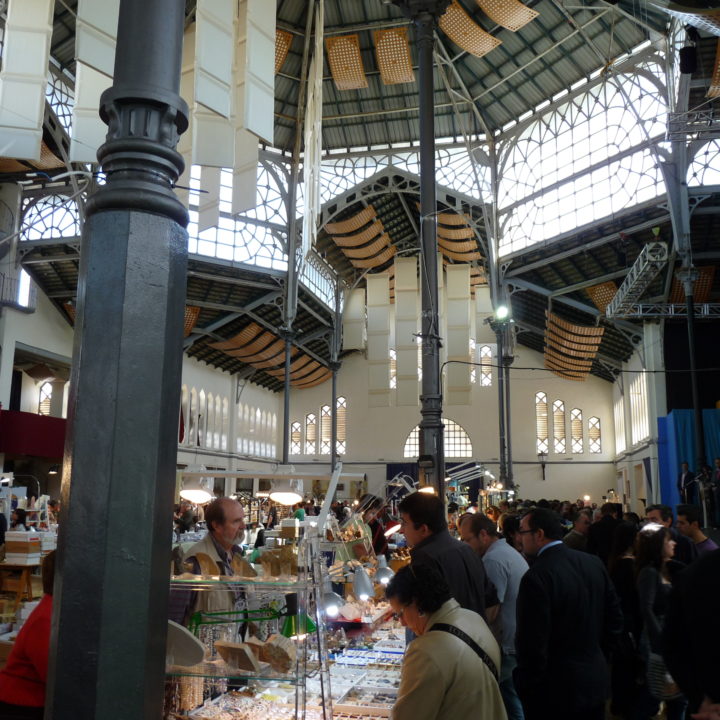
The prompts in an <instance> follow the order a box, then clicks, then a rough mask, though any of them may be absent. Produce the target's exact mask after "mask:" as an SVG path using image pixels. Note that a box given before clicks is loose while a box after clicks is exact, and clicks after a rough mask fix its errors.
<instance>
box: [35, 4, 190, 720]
mask: <svg viewBox="0 0 720 720" xmlns="http://www.w3.org/2000/svg"><path fill="white" fill-rule="evenodd" d="M184 21H185V3H183V2H178V0H153V2H147V0H121V3H120V14H119V23H118V34H117V50H116V57H115V77H114V81H113V86H112V87H111V88H110V89H109V90H107V91H105V92H104V93H103V95H102V98H101V108H100V114H101V117H102V119H103V120H104V121H105V122H106V123H107V124H108V133H107V139H106V142H105V144H104V145H103V146H102V147H101V148H100V150H99V151H98V160H99V161H100V163H101V164H102V168H103V170H104V172H105V174H106V178H107V182H106V184H105V185H104V186H101V187H100V188H99V189H98V191H97V192H96V193H95V195H93V196H92V197H91V198H90V200H89V201H88V203H87V205H86V217H87V219H86V222H85V226H84V228H83V236H82V255H81V260H80V277H79V282H78V306H79V309H78V314H77V319H76V325H75V346H74V352H73V367H72V377H71V381H70V400H69V404H68V436H67V439H66V444H65V457H64V461H63V468H64V473H63V484H62V504H63V517H64V520H63V523H62V524H61V526H60V537H59V547H58V556H59V557H58V564H57V572H56V577H55V588H54V594H53V597H54V601H53V603H54V608H53V622H52V634H51V650H50V669H49V674H48V690H47V703H46V706H47V709H46V714H45V716H46V717H48V718H50V717H52V718H53V720H95V718H104V719H105V720H121V719H122V720H127V719H128V718H133V719H134V720H141V719H145V720H151V719H152V720H156V718H159V717H161V715H162V707H163V688H164V677H165V652H166V648H165V644H166V634H167V612H168V593H169V584H168V567H169V566H168V557H169V555H168V552H169V542H170V537H171V531H172V513H171V510H172V502H173V493H174V488H175V466H176V454H177V439H178V412H179V406H180V384H181V370H182V338H183V315H184V306H185V286H186V275H187V232H186V230H185V227H186V225H187V213H186V210H185V208H184V207H183V206H182V204H181V203H180V202H179V201H178V200H177V199H176V197H175V195H174V193H173V190H172V186H173V184H174V183H175V181H176V180H177V178H178V176H179V175H180V173H181V171H182V169H183V161H182V158H181V156H180V155H179V154H178V153H177V152H176V151H175V147H176V145H177V141H178V136H179V135H180V133H182V132H184V131H185V129H186V128H187V106H186V105H185V103H184V102H183V100H182V99H181V98H180V96H179V94H178V91H179V86H180V68H181V56H182V42H183V28H184Z"/></svg>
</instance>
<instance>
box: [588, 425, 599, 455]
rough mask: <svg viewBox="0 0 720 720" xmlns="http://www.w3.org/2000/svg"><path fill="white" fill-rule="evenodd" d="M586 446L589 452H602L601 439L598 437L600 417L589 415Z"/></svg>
mask: <svg viewBox="0 0 720 720" xmlns="http://www.w3.org/2000/svg"><path fill="white" fill-rule="evenodd" d="M588 447H589V448H590V452H591V453H599V452H602V439H601V437H600V418H596V417H591V418H590V419H589V420H588Z"/></svg>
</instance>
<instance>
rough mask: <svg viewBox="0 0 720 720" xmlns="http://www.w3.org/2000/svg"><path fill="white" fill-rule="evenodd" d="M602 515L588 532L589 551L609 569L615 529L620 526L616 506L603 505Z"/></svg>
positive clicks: (607, 503) (610, 504) (609, 503)
mask: <svg viewBox="0 0 720 720" xmlns="http://www.w3.org/2000/svg"><path fill="white" fill-rule="evenodd" d="M600 514H601V516H602V517H601V518H600V519H599V520H598V521H597V522H596V523H593V524H592V525H591V526H590V529H589V530H588V542H587V551H588V552H589V553H592V554H593V555H597V556H598V557H599V558H600V559H601V560H602V561H603V563H604V564H605V567H607V563H608V557H609V555H610V549H611V548H612V541H613V535H614V534H615V527H616V525H617V524H618V519H617V510H616V508H615V505H613V503H611V502H606V503H603V505H601V506H600Z"/></svg>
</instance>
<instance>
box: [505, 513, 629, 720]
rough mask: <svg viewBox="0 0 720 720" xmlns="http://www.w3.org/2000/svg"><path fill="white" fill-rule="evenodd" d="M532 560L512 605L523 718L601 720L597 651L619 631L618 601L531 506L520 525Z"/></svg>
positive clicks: (597, 566)
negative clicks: (516, 599)
mask: <svg viewBox="0 0 720 720" xmlns="http://www.w3.org/2000/svg"><path fill="white" fill-rule="evenodd" d="M519 532H520V538H521V542H522V546H523V552H524V553H525V555H526V556H527V557H529V558H531V559H532V558H535V561H534V562H533V564H532V565H531V566H530V569H529V570H528V571H527V572H526V573H525V575H524V576H523V579H522V581H521V583H520V591H519V594H518V601H517V635H516V638H515V644H516V652H517V668H516V669H515V672H514V673H513V678H514V680H515V687H516V689H517V692H518V695H519V696H520V699H521V700H522V704H523V708H524V710H525V718H526V720H547V719H548V718H562V719H563V720H603V718H604V717H605V701H606V699H607V698H608V696H609V695H610V673H609V670H608V665H607V661H606V659H605V656H604V655H603V651H602V649H601V646H602V645H603V643H604V642H606V641H607V642H610V641H611V639H612V638H613V637H617V636H619V634H620V633H621V632H622V628H623V621H622V612H621V610H620V602H619V600H618V598H617V595H616V594H615V590H614V589H613V585H612V582H611V581H610V578H609V577H608V574H607V571H606V570H605V568H604V567H603V564H602V562H601V561H600V560H599V559H598V558H596V557H593V556H592V555H588V554H587V553H583V552H579V551H577V550H572V549H570V548H568V547H566V546H565V545H564V544H563V543H562V541H561V538H562V536H563V528H562V525H561V524H560V518H559V517H558V516H557V515H556V514H555V513H553V512H552V511H550V510H546V509H544V508H536V509H535V510H531V511H530V512H529V513H527V514H526V515H524V516H523V518H522V520H521V521H520V531H519Z"/></svg>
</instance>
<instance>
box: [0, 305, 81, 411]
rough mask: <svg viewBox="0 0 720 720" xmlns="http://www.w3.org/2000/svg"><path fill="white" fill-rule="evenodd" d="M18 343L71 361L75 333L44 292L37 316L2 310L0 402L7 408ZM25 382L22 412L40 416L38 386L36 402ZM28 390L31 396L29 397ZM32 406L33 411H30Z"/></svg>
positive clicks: (0, 322) (0, 331) (0, 311)
mask: <svg viewBox="0 0 720 720" xmlns="http://www.w3.org/2000/svg"><path fill="white" fill-rule="evenodd" d="M18 342H20V343H23V344H25V345H29V346H30V347H33V348H37V349H38V350H41V351H43V350H44V351H46V352H50V353H53V354H54V355H60V356H62V357H64V358H67V359H68V360H69V359H70V358H71V357H72V343H73V329H72V327H70V325H69V324H68V322H67V321H66V320H65V319H64V318H63V316H62V315H61V313H60V311H59V310H58V309H57V308H56V307H55V305H53V303H52V302H51V301H50V300H49V299H48V298H47V297H46V296H45V295H44V294H43V293H41V292H38V294H37V308H36V310H35V312H34V313H26V312H21V311H19V310H14V309H13V308H2V310H0V402H1V403H2V405H3V407H5V408H7V407H8V405H9V402H10V386H11V383H12V367H13V361H14V358H15V346H16V343H18ZM27 379H29V378H27ZM25 380H26V378H24V379H23V408H22V409H23V410H26V411H27V412H37V392H38V391H39V386H38V389H37V390H36V392H35V395H34V398H33V397H32V392H31V391H30V388H29V387H26V383H25ZM31 382H32V381H31ZM26 389H27V390H28V392H29V393H30V394H29V395H28V396H27V397H26V394H25V391H26ZM66 392H67V389H66ZM33 402H34V407H33V408H32V409H29V408H30V406H32V405H33Z"/></svg>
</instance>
